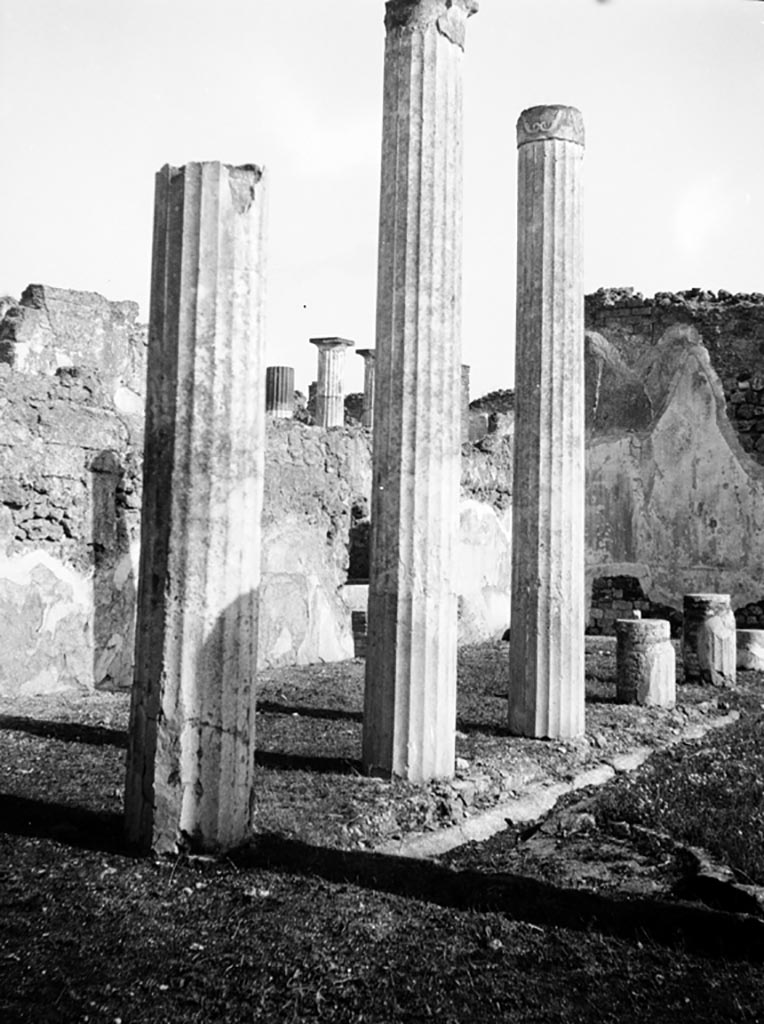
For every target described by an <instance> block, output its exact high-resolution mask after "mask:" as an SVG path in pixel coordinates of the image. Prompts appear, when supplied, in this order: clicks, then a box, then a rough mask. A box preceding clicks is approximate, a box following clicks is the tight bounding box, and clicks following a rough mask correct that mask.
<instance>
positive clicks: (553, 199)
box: [509, 106, 586, 739]
mask: <svg viewBox="0 0 764 1024" xmlns="http://www.w3.org/2000/svg"><path fill="white" fill-rule="evenodd" d="M517 144H518V206H517V210H518V229H517V230H518V235H517V317H516V332H517V345H516V348H515V443H514V477H513V490H512V496H513V509H512V513H513V514H512V524H513V525H512V537H513V539H512V643H511V644H510V651H509V657H510V680H509V729H510V732H512V733H513V734H515V735H519V736H531V737H550V738H554V739H564V738H568V737H574V736H579V735H581V734H582V733H583V731H584V627H585V613H586V600H585V596H584V587H585V577H584V294H583V232H582V196H581V192H582V189H581V166H582V162H583V155H584V126H583V120H582V118H581V114H580V113H579V111H578V110H576V109H574V108H573V107H562V106H550V107H531V108H530V109H529V110H525V111H523V113H522V114H521V115H520V118H519V120H518V122H517Z"/></svg>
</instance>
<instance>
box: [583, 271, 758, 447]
mask: <svg viewBox="0 0 764 1024" xmlns="http://www.w3.org/2000/svg"><path fill="white" fill-rule="evenodd" d="M586 323H587V326H588V327H589V328H591V330H592V331H598V332H601V333H602V334H603V335H605V336H606V337H607V338H608V340H609V343H610V344H612V345H614V346H615V347H616V348H617V349H618V350H619V352H620V353H621V355H622V356H624V358H625V359H626V360H627V362H628V363H629V365H630V366H636V365H637V364H638V363H640V362H641V361H642V359H643V358H646V357H648V356H649V352H650V350H651V349H652V348H653V346H654V344H655V340H656V339H657V338H661V337H662V336H663V335H664V334H665V333H666V331H667V330H669V329H670V328H672V327H675V326H677V325H683V326H685V327H692V328H694V329H695V330H696V331H697V332H698V334H699V335H700V336H701V337H702V339H703V342H704V344H705V347H706V349H707V350H708V354H709V358H710V363H711V365H712V366H713V368H714V371H715V373H716V374H717V376H718V377H719V379H720V382H721V384H722V387H723V391H724V397H725V399H726V404H727V414H728V416H729V418H730V422H731V424H732V426H733V429H734V430H735V431H736V432H737V436H738V441H739V442H740V444H741V446H742V447H743V449H744V450H745V451H747V452H749V453H750V454H751V456H752V458H754V459H755V460H756V461H758V462H759V463H762V462H764V441H763V440H762V437H763V436H764V417H762V416H761V411H762V410H764V388H762V383H764V375H763V374H762V366H761V353H762V345H763V344H764V295H762V294H761V293H754V294H742V295H732V294H731V293H730V292H725V291H724V290H720V291H719V292H718V293H714V292H710V291H703V290H701V289H700V288H690V289H688V290H687V291H684V292H679V293H677V294H673V293H670V292H657V293H656V294H655V296H654V297H643V296H642V295H640V294H638V293H637V294H635V293H634V291H633V289H631V288H600V289H599V291H597V292H595V293H593V294H592V295H587V297H586Z"/></svg>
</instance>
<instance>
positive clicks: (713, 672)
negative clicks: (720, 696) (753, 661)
mask: <svg viewBox="0 0 764 1024" xmlns="http://www.w3.org/2000/svg"><path fill="white" fill-rule="evenodd" d="M682 659H683V661H684V678H685V681H686V682H701V683H706V684H707V683H712V684H713V685H714V686H734V684H735V672H736V663H737V652H736V630H735V616H734V614H733V612H732V607H731V605H730V598H729V594H685V597H684V625H683V628H682Z"/></svg>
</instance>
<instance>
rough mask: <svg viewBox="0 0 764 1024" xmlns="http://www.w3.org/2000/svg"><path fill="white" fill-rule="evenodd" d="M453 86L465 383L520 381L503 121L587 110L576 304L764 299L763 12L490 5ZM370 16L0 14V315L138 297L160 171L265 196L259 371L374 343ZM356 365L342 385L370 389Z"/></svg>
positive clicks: (143, 302) (746, 7)
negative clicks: (460, 165) (195, 170)
mask: <svg viewBox="0 0 764 1024" xmlns="http://www.w3.org/2000/svg"><path fill="white" fill-rule="evenodd" d="M480 8H481V9H480V12H479V13H478V14H477V15H476V16H475V17H474V18H472V19H470V22H469V28H468V36H467V50H466V56H465V64H464V74H465V192H464V204H465V205H464V210H465V218H464V223H465V249H464V322H463V362H465V363H469V364H471V366H472V395H473V397H475V396H477V395H479V394H482V393H484V392H486V391H489V390H493V389H494V388H498V387H508V386H510V385H511V383H512V380H513V365H512V360H513V347H514V345H513V335H514V281H515V204H516V164H517V156H516V149H515V122H516V120H517V116H518V114H519V113H520V111H521V110H522V109H524V108H525V107H529V106H534V105H536V104H539V103H565V104H570V105H573V106H577V107H579V108H580V109H581V111H582V112H583V115H584V121H585V124H586V132H587V151H586V158H585V164H584V168H585V232H586V243H585V245H586V249H585V253H586V264H585V282H586V290H587V291H593V290H594V289H596V288H598V287H600V286H603V285H633V286H634V287H636V288H637V289H638V290H640V291H643V292H645V293H646V294H647V293H652V292H654V291H656V290H680V289H684V288H690V287H694V286H699V287H703V288H710V289H713V290H716V289H719V288H727V289H729V290H730V291H764V106H763V104H764V3H761V2H757V0H607V2H603V0H481V3H480ZM383 15H384V3H383V0H0V138H1V139H2V145H1V149H0V196H1V197H2V220H1V221H0V225H1V227H0V239H1V240H2V244H0V294H5V293H9V294H11V295H15V296H18V295H19V294H20V293H21V291H22V289H23V288H24V287H25V286H26V285H27V284H28V283H30V282H42V283H46V284H51V285H56V286H60V287H65V288H77V289H82V290H86V291H97V292H101V293H102V294H103V295H106V296H107V297H108V298H111V299H123V298H131V299H135V300H137V301H138V302H139V303H140V306H141V317H142V319H148V287H149V272H150V256H151V221H152V207H153V188H154V174H155V172H156V171H157V170H158V169H159V168H160V167H161V166H162V165H163V164H165V163H171V164H176V165H180V164H183V163H186V162H188V161H190V160H223V161H225V162H227V163H258V164H262V165H264V166H265V167H266V168H267V172H268V175H269V186H268V187H269V283H268V321H267V326H268V341H267V344H268V352H267V359H268V362H269V363H270V364H286V365H293V366H295V368H296V383H297V386H298V387H300V388H301V389H302V390H306V389H307V385H308V383H309V381H310V380H313V379H314V377H315V365H316V351H315V348H314V347H313V346H310V345H309V344H308V338H309V337H312V336H320V335H341V336H343V337H348V338H353V339H354V340H355V342H356V345H357V346H358V347H359V348H367V347H373V346H374V312H375V311H374V303H375V290H376V241H377V211H378V191H379V156H380V137H381V102H382V98H381V97H382V58H383V44H384V26H383ZM362 379H363V361H362V360H361V359H360V358H359V357H357V356H355V355H353V354H350V355H349V356H348V373H347V380H346V385H347V389H348V390H349V391H354V390H360V389H361V386H362Z"/></svg>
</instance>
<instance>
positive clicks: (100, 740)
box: [0, 715, 127, 749]
mask: <svg viewBox="0 0 764 1024" xmlns="http://www.w3.org/2000/svg"><path fill="white" fill-rule="evenodd" d="M0 729H8V730H9V731H11V732H26V733H29V734H30V736H42V737H43V738H44V739H50V740H62V741H63V742H64V743H89V744H91V745H92V746H94V747H108V746H112V747H122V748H123V749H126V748H127V733H126V732H123V731H121V730H119V729H107V728H106V727H105V726H103V725H80V724H79V723H77V722H46V721H44V720H42V719H39V718H23V717H21V716H18V715H0Z"/></svg>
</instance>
